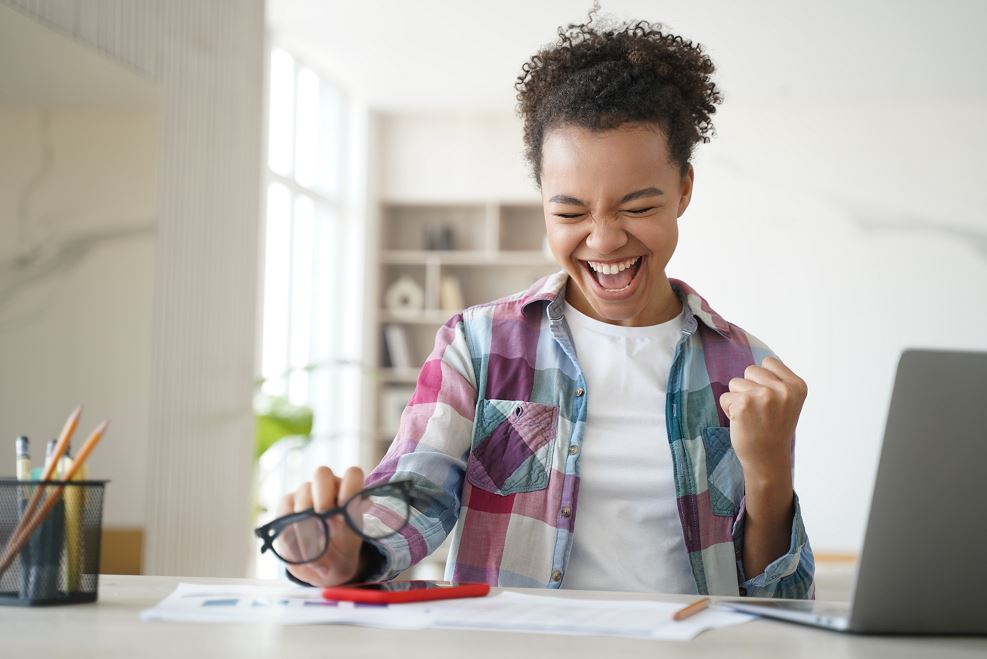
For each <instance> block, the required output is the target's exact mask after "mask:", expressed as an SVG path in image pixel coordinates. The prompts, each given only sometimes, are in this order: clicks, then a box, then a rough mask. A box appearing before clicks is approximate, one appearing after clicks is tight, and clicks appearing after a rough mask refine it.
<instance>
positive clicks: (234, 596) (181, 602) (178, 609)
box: [140, 583, 429, 629]
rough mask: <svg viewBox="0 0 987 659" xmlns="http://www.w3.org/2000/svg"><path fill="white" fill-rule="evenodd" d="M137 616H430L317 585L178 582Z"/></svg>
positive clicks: (400, 623)
mask: <svg viewBox="0 0 987 659" xmlns="http://www.w3.org/2000/svg"><path fill="white" fill-rule="evenodd" d="M140 617H141V620H169V621H174V622H246V623H252V624H257V623H270V624H277V625H307V624H345V625H365V626H370V627H385V628H391V629H421V628H424V627H426V626H428V623H429V617H428V615H427V614H426V613H425V612H423V611H417V610H412V609H405V608H402V607H400V606H387V605H377V604H353V603H351V602H330V601H327V600H325V599H323V598H322V594H321V593H320V591H319V589H318V588H303V587H294V586H285V587H280V586H241V585H226V584H215V585H209V584H191V583H180V584H178V587H177V588H176V589H175V591H174V592H173V593H172V594H171V595H169V596H168V597H166V598H165V599H163V600H161V602H159V603H158V604H156V605H155V606H154V607H153V608H150V609H147V610H145V611H142V612H141V616H140Z"/></svg>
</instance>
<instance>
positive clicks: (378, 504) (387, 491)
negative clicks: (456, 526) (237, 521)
mask: <svg viewBox="0 0 987 659" xmlns="http://www.w3.org/2000/svg"><path fill="white" fill-rule="evenodd" d="M415 498H416V497H415V494H414V485H413V484H412V482H411V481H410V480H402V481H394V482H391V483H384V484H382V485H375V486H373V487H368V488H367V489H365V490H360V491H359V492H357V493H356V494H354V495H353V496H351V497H350V498H349V499H347V500H346V503H344V504H343V505H341V506H338V507H336V508H333V509H332V510H326V511H325V512H321V513H317V512H315V510H313V509H311V508H309V509H308V510H303V511H301V512H297V513H291V514H290V515H284V516H283V517H278V518H277V519H275V520H272V521H270V522H268V523H267V524H265V525H264V526H261V527H258V528H256V529H254V533H255V534H256V535H257V537H258V538H260V539H261V540H263V541H264V546H263V547H261V549H260V552H261V553H262V554H263V553H264V552H266V551H267V550H268V549H270V550H271V551H273V552H274V555H275V556H277V557H278V558H280V559H281V560H282V561H284V562H285V563H291V564H292V565H298V564H300V563H311V562H312V561H315V560H318V559H319V558H320V557H321V556H322V554H324V553H325V552H326V549H327V548H328V547H329V524H328V519H329V518H330V517H333V516H335V515H342V516H343V519H345V520H346V524H347V526H349V527H350V528H351V529H353V531H355V532H356V533H357V534H358V535H360V536H362V537H363V538H365V539H367V540H380V539H381V538H386V537H388V536H391V535H394V534H395V533H398V532H399V531H400V530H401V529H402V528H404V526H405V525H406V524H407V523H408V519H409V517H410V516H411V506H412V503H413V502H414V501H415Z"/></svg>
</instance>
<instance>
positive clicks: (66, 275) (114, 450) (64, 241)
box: [0, 108, 158, 527]
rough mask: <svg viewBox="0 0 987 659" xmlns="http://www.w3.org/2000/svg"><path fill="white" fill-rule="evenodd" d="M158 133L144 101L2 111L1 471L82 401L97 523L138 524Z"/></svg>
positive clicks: (9, 469) (141, 517)
mask: <svg viewBox="0 0 987 659" xmlns="http://www.w3.org/2000/svg"><path fill="white" fill-rule="evenodd" d="M157 137H158V117H157V114H156V113H154V112H136V111H119V110H117V111H113V110H110V109H108V108H100V109H83V108H54V109H48V110H41V109H31V110H28V109H21V110H13V109H0V373H2V374H3V375H2V377H3V385H2V387H0V391H2V392H3V395H2V396H0V438H3V440H8V441H7V442H6V443H3V442H0V446H3V447H4V448H5V449H7V450H0V474H12V473H13V471H14V470H13V457H14V456H13V449H12V448H10V447H11V446H12V441H13V438H14V437H15V436H17V435H20V434H25V435H28V436H29V437H30V438H31V440H32V454H33V458H34V464H35V465H36V466H39V465H40V462H41V459H42V458H43V457H44V447H45V443H46V442H47V440H48V439H50V438H52V437H55V436H57V434H58V432H59V431H60V430H61V426H62V424H63V423H64V421H65V417H66V416H67V415H68V413H69V412H70V411H71V410H72V409H73V408H74V407H75V405H77V404H79V403H85V406H86V407H85V410H84V414H83V421H82V424H81V426H80V428H79V430H78V432H77V435H76V439H75V441H74V447H75V449H78V448H79V447H80V445H81V442H82V441H83V440H84V439H85V437H86V435H87V434H88V433H89V431H90V430H91V429H92V428H93V427H95V425H96V423H98V421H99V420H100V419H103V418H107V419H110V420H111V424H112V425H111V431H110V432H109V433H108V434H107V437H106V439H105V441H104V442H103V444H102V445H101V446H100V448H99V450H98V451H96V452H95V453H94V454H93V457H92V460H91V461H90V464H89V469H90V474H91V476H92V477H93V478H106V479H109V480H110V481H111V482H112V485H111V486H110V488H111V489H110V490H109V493H110V496H108V497H107V499H106V508H105V512H104V524H105V525H107V526H138V527H143V526H144V522H145V510H144V505H145V490H146V487H145V483H146V479H147V436H148V402H149V395H148V394H149V389H150V381H151V378H150V362H151V313H152V293H153V290H154V267H155V263H154V254H155V247H156V237H155V233H156V230H157V223H158V217H157V216H158V208H157V202H158V200H157V155H158V151H157ZM8 444H9V445H8Z"/></svg>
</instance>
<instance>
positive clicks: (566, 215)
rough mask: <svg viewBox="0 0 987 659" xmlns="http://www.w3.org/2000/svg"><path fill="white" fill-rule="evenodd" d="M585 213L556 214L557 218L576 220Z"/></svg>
mask: <svg viewBox="0 0 987 659" xmlns="http://www.w3.org/2000/svg"><path fill="white" fill-rule="evenodd" d="M582 216H583V213H555V217H561V218H562V219H563V220H575V219H576V218H577V217H582Z"/></svg>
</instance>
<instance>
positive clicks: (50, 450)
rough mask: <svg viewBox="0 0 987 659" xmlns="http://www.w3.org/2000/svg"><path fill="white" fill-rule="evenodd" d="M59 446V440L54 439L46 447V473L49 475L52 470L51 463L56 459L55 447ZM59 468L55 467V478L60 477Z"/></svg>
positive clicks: (53, 474) (53, 473)
mask: <svg viewBox="0 0 987 659" xmlns="http://www.w3.org/2000/svg"><path fill="white" fill-rule="evenodd" d="M57 444H58V440H57V439H53V440H51V441H49V442H48V445H47V446H46V447H45V473H48V470H49V469H51V463H52V461H53V459H54V457H55V446H56V445H57ZM58 467H59V465H55V471H54V472H52V474H51V475H52V476H53V477H55V478H58V477H59V473H58Z"/></svg>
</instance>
